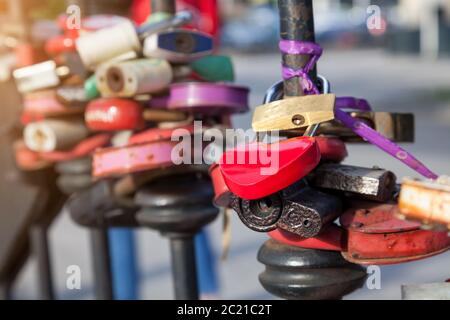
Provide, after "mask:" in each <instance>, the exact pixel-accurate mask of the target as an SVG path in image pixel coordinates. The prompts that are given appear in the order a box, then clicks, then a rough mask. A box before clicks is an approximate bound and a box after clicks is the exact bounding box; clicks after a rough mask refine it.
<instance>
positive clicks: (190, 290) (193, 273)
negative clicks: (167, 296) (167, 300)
mask: <svg viewBox="0 0 450 320" xmlns="http://www.w3.org/2000/svg"><path fill="white" fill-rule="evenodd" d="M170 253H171V257H172V273H173V281H174V288H175V299H177V300H198V298H199V295H198V284H197V267H196V261H195V246H194V239H193V237H192V236H186V237H176V236H175V237H171V238H170Z"/></svg>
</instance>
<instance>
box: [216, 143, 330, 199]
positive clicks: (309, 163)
mask: <svg viewBox="0 0 450 320" xmlns="http://www.w3.org/2000/svg"><path fill="white" fill-rule="evenodd" d="M261 155H265V156H268V157H269V159H268V160H272V161H271V163H270V164H265V163H263V162H262V160H263V159H261ZM235 159H241V160H242V159H243V160H244V161H236V160H235ZM251 159H253V161H250V160H251ZM320 159H321V156H320V150H319V147H318V145H317V141H316V140H315V139H314V138H310V137H297V138H293V139H288V140H284V141H281V142H279V143H274V144H266V143H252V144H249V145H246V146H242V147H238V148H236V149H234V150H231V151H227V152H225V153H224V154H223V156H222V158H221V160H220V169H221V171H222V174H223V176H224V179H225V182H226V184H227V186H228V187H229V188H230V190H231V191H232V192H233V193H234V194H236V195H237V196H238V197H240V198H243V199H247V200H256V199H261V198H264V197H267V196H269V195H271V194H274V193H277V192H279V191H281V190H283V189H285V188H287V187H289V186H290V185H292V184H293V183H295V182H297V181H299V180H300V179H302V178H303V177H305V176H306V175H308V174H309V173H311V171H312V170H314V169H315V168H316V167H317V165H318V164H319V162H320ZM266 160H267V159H266ZM237 162H239V163H237ZM240 162H244V163H240ZM253 162H254V163H253ZM271 166H272V167H271Z"/></svg>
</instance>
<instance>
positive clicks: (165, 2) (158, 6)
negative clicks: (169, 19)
mask: <svg viewBox="0 0 450 320" xmlns="http://www.w3.org/2000/svg"><path fill="white" fill-rule="evenodd" d="M156 12H165V13H169V14H174V13H175V12H176V2H175V0H152V13H156Z"/></svg>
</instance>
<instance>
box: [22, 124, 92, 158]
mask: <svg viewBox="0 0 450 320" xmlns="http://www.w3.org/2000/svg"><path fill="white" fill-rule="evenodd" d="M88 135H89V130H88V129H87V128H86V126H85V125H84V122H83V121H81V120H61V119H58V120H56V119H47V120H44V121H40V122H34V123H30V124H28V125H27V126H26V127H25V129H24V141H25V144H26V145H27V147H28V148H29V149H30V150H33V151H36V152H52V151H57V150H58V151H62V150H68V149H71V148H73V147H74V146H76V145H77V144H78V143H79V142H81V141H82V140H83V139H86V138H87V137H88Z"/></svg>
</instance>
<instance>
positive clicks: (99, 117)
mask: <svg viewBox="0 0 450 320" xmlns="http://www.w3.org/2000/svg"><path fill="white" fill-rule="evenodd" d="M84 118H85V121H86V125H87V127H88V128H89V129H90V130H92V131H122V130H139V129H142V128H143V127H144V119H143V117H142V107H141V105H140V104H139V103H138V102H136V101H133V100H127V99H113V98H111V99H97V100H93V101H91V102H90V103H89V105H88V106H87V108H86V112H85V117H84Z"/></svg>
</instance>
